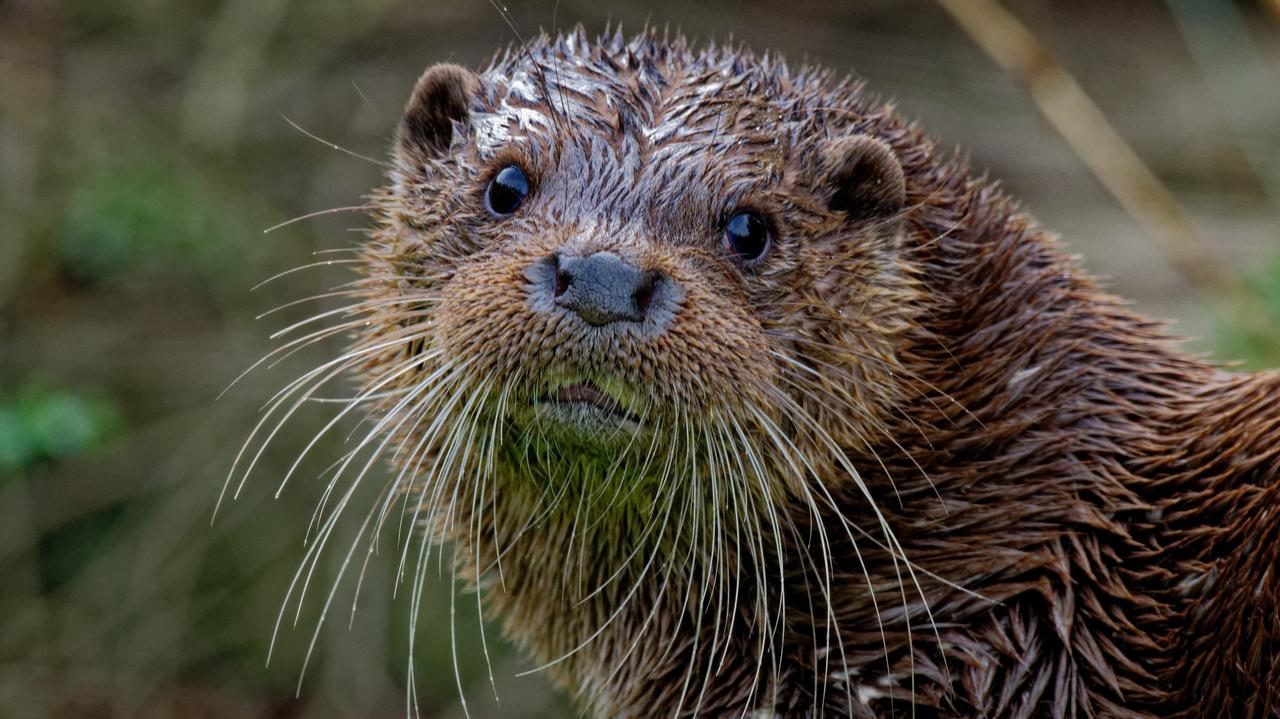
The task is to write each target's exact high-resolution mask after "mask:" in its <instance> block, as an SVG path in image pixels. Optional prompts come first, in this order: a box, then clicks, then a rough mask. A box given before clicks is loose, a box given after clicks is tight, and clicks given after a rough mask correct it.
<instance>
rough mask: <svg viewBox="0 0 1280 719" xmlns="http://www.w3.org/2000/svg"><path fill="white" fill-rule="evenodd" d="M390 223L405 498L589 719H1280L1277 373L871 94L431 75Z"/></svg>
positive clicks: (721, 78) (385, 269)
mask: <svg viewBox="0 0 1280 719" xmlns="http://www.w3.org/2000/svg"><path fill="white" fill-rule="evenodd" d="M375 204H376V208H377V209H376V210H375V213H374V217H375V227H374V229H373V231H372V232H371V238H370V240H369V242H368V243H367V245H366V246H365V248H364V250H363V252H364V255H363V257H364V263H363V272H364V275H365V277H364V279H363V280H362V285H361V286H362V291H363V293H364V295H365V297H364V302H363V303H362V304H361V305H360V306H359V310H358V311H359V313H360V314H359V318H360V320H361V323H360V325H359V326H360V327H361V328H362V329H361V330H360V334H359V336H358V337H357V341H356V344H355V346H354V348H353V351H352V353H351V355H350V356H349V357H350V359H348V360H347V362H346V364H345V365H344V366H358V367H357V369H358V371H359V372H360V375H361V377H362V378H363V381H364V387H365V392H364V393H363V394H362V395H361V399H362V401H364V402H366V403H372V404H374V405H376V406H377V407H378V414H377V415H376V416H377V417H378V418H379V420H378V433H379V436H381V437H384V438H385V439H383V440H382V442H383V446H385V447H386V448H387V450H386V454H387V455H388V456H390V457H391V460H392V464H393V467H394V475H393V476H394V478H395V482H394V486H393V489H392V490H391V493H392V495H393V496H397V497H398V496H407V498H408V499H407V501H408V508H409V512H410V514H411V516H412V517H413V518H414V519H416V520H417V521H419V522H420V523H421V524H422V526H423V527H424V531H425V532H426V533H427V536H428V538H429V539H430V541H432V542H436V543H439V544H440V545H441V546H447V547H452V548H453V549H454V550H455V553H456V560H455V561H456V562H457V567H458V570H459V572H460V575H461V576H463V577H465V579H466V581H467V582H469V583H471V584H473V585H475V586H478V587H479V588H480V589H481V590H482V592H483V594H482V596H483V599H484V602H485V611H486V612H487V613H491V614H493V615H496V616H498V617H500V618H501V619H502V621H503V622H504V627H505V631H506V632H507V634H508V635H509V636H510V637H511V638H512V639H514V640H515V641H516V642H518V643H519V644H520V645H522V646H523V647H524V648H525V649H526V650H527V651H528V652H529V654H530V655H531V656H532V657H533V659H534V660H535V661H536V662H537V663H538V664H539V665H546V666H547V671H550V672H551V673H552V674H553V675H554V676H555V678H556V679H557V681H558V682H559V683H560V684H561V685H562V686H563V687H564V688H565V689H566V690H567V691H569V692H570V693H571V694H572V695H573V696H574V698H575V699H576V700H577V701H578V702H579V703H580V706H581V707H582V708H583V709H584V710H585V711H587V712H588V713H590V714H592V715H596V716H602V717H603V716H608V717H651V716H652V717H658V716H694V715H699V716H753V717H757V716H758V717H765V716H780V717H793V716H855V717H888V716H921V717H928V716H948V717H970V716H973V717H977V716H981V717H1032V716H1134V717H1171V716H1186V717H1199V716H1206V717H1207V716H1214V717H1217V716H1238V717H1245V716H1259V717H1261V716H1280V663H1278V662H1277V655H1278V654H1280V609H1278V607H1277V602H1278V601H1280V571H1276V570H1277V569H1278V568H1277V567H1276V561H1277V556H1278V555H1280V520H1277V518H1276V513H1277V511H1280V375H1277V374H1276V373H1274V372H1271V373H1262V374H1256V375H1246V374H1232V373H1228V372H1225V371H1223V370H1221V369H1220V368H1218V367H1216V366H1214V365H1211V364H1208V363H1206V362H1203V361H1201V360H1198V359H1195V358H1191V357H1189V356H1187V355H1186V354H1184V353H1182V352H1181V351H1180V350H1179V349H1178V348H1177V346H1176V345H1175V344H1174V343H1173V342H1171V341H1170V340H1168V339H1166V338H1165V336H1164V335H1163V334H1162V330H1161V328H1160V326H1159V325H1158V324H1157V323H1154V322H1151V321H1148V320H1145V319H1142V318H1140V317H1138V316H1136V315H1134V314H1132V313H1130V312H1129V311H1128V310H1126V309H1124V308H1123V307H1122V305H1121V303H1120V302H1119V301H1117V300H1116V299H1114V298H1113V297H1111V296H1109V295H1107V294H1105V293H1103V292H1101V291H1100V290H1099V289H1098V288H1097V287H1096V286H1095V284H1094V282H1093V281H1092V280H1091V279H1090V278H1089V277H1088V276H1087V275H1085V274H1084V273H1083V272H1082V271H1081V270H1079V269H1078V268H1077V267H1076V266H1074V264H1073V263H1072V262H1070V261H1069V260H1068V259H1067V258H1066V257H1065V256H1064V255H1063V253H1062V252H1061V250H1060V249H1059V248H1058V246H1057V245H1056V244H1055V242H1054V240H1053V239H1052V238H1051V237H1050V236H1049V235H1048V234H1047V233H1046V232H1045V231H1044V230H1042V229H1040V228H1039V227H1038V226H1037V225H1036V224H1035V223H1034V221H1033V220H1032V219H1030V218H1029V217H1028V216H1027V215H1025V214H1023V213H1022V212H1020V211H1019V210H1018V209H1017V208H1016V207H1015V205H1014V203H1013V202H1012V201H1010V200H1009V199H1008V198H1007V197H1006V196H1004V195H1003V194H1001V192H1000V191H999V190H997V189H995V188H994V186H993V185H992V184H991V183H989V182H988V181H986V180H984V179H976V178H974V177H973V176H971V175H970V173H969V171H968V168H967V167H965V166H964V165H963V164H962V163H961V162H960V161H958V160H955V159H950V158H944V157H942V156H941V155H940V154H939V153H938V151H937V150H936V147H935V145H934V144H933V142H932V141H930V140H929V139H928V138H926V137H925V136H924V135H923V134H922V133H921V132H920V131H918V130H917V129H916V128H914V127H913V126H912V125H910V124H908V123H906V122H904V121H903V120H901V119H900V118H898V117H897V116H896V115H895V114H894V113H893V111H892V110H891V108H890V107H888V106H887V105H885V104H883V103H881V102H879V101H876V100H875V99H873V98H870V97H869V96H868V95H866V94H865V93H864V92H863V90H862V88H861V86H860V85H859V84H857V83H852V82H849V81H838V80H836V79H834V78H832V77H831V76H830V75H829V73H827V72H826V71H823V70H821V69H817V68H811V67H810V68H802V69H793V68H790V67H788V66H787V65H785V64H784V63H783V62H782V61H780V60H779V59H777V58H776V57H773V56H770V55H763V56H757V55H753V54H750V53H748V52H746V51H744V50H742V49H740V48H729V47H708V48H705V49H694V48H690V47H689V46H688V45H687V44H686V42H685V41H684V40H683V39H678V38H677V39H674V40H670V39H663V38H661V37H658V36H655V35H653V34H643V35H641V36H638V37H635V38H632V39H626V38H624V37H622V36H621V35H618V34H612V35H606V36H605V37H602V38H600V39H598V40H595V41H591V40H589V39H588V38H586V37H585V36H584V35H583V34H582V33H581V32H575V33H571V34H569V35H567V36H563V37H558V38H543V39H538V40H535V41H533V42H531V43H529V44H528V45H526V46H524V47H519V48H516V49H513V50H510V51H508V52H506V53H505V54H502V55H500V56H499V57H497V58H496V59H495V60H494V61H493V63H492V64H491V65H490V66H489V67H488V68H487V69H485V70H484V71H483V72H480V73H474V72H472V71H470V70H466V69H463V68H460V67H456V66H450V65H441V66H436V67H434V68H432V69H430V70H429V71H428V72H427V73H426V74H425V75H424V76H423V77H422V79H421V80H420V81H419V83H418V86H417V88H416V89H415V91H414V94H413V97H412V99H411V100H410V101H409V103H408V106H407V108H406V111H405V116H404V120H403V123H402V125H401V128H400V132H399V136H398V139H397V143H396V149H395V153H394V169H393V170H392V171H391V173H390V177H389V182H388V184H387V186H386V187H385V188H384V189H383V190H382V191H380V193H379V194H378V195H377V197H376V202H375ZM385 515H386V512H385V511H384V513H383V516H385Z"/></svg>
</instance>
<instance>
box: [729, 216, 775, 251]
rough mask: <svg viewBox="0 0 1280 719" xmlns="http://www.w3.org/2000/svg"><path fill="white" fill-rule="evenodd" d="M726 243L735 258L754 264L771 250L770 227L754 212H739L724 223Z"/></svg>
mask: <svg viewBox="0 0 1280 719" xmlns="http://www.w3.org/2000/svg"><path fill="white" fill-rule="evenodd" d="M724 241H725V244H726V245H727V248H728V250H729V252H730V253H732V254H733V255H734V256H735V257H737V258H738V259H740V260H743V261H744V262H752V261H754V260H758V259H760V258H761V257H763V256H764V253H765V252H767V251H768V250H769V227H768V226H767V225H766V224H765V222H764V220H763V219H761V218H760V215H757V214H756V213H754V212H738V213H736V214H734V215H733V216H732V217H730V218H729V221H728V222H726V223H724Z"/></svg>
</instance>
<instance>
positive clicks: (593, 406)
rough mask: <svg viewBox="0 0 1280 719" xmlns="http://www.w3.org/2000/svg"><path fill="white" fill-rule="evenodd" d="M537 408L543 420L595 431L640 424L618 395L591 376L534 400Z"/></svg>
mask: <svg viewBox="0 0 1280 719" xmlns="http://www.w3.org/2000/svg"><path fill="white" fill-rule="evenodd" d="M534 410H535V412H536V413H537V415H538V416H539V418H540V419H542V420H545V421H549V422H551V423H553V424H556V425H560V426H562V427H565V428H567V429H572V430H578V431H586V432H590V433H593V434H594V433H597V432H599V431H601V430H617V429H626V428H633V429H634V428H637V427H639V425H640V418H639V417H637V416H636V415H635V414H633V413H632V412H630V411H629V410H628V409H627V407H626V406H625V405H624V404H623V402H622V401H621V400H620V399H619V398H618V397H616V396H615V395H614V394H612V393H610V392H609V391H607V390H605V389H602V388H601V386H600V385H599V384H597V383H595V382H593V381H591V380H589V379H588V380H576V381H573V382H571V383H568V384H563V385H560V386H559V387H555V388H554V389H552V390H551V391H550V392H548V393H546V394H545V395H543V396H541V397H539V398H538V399H537V400H536V401H535V403H534Z"/></svg>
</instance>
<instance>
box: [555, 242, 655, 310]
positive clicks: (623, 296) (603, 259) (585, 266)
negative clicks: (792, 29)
mask: <svg viewBox="0 0 1280 719" xmlns="http://www.w3.org/2000/svg"><path fill="white" fill-rule="evenodd" d="M553 260H554V261H555V262H556V290H555V302H556V304H557V305H560V306H561V307H563V308H565V309H567V310H572V311H573V312H575V313H577V315H578V316H579V317H581V318H582V319H584V320H586V321H587V322H588V323H590V324H593V325H596V326H600V325H607V324H609V323H611V322H642V321H644V317H645V313H646V312H648V310H649V305H650V303H651V301H652V299H653V291H654V287H655V286H656V284H657V282H658V277H659V276H658V273H656V272H645V271H643V270H640V269H638V268H636V267H633V266H631V265H629V264H627V263H626V262H623V260H622V258H621V257H618V256H617V255H615V254H613V253H612V252H597V253H595V254H594V255H588V256H587V257H554V258H553Z"/></svg>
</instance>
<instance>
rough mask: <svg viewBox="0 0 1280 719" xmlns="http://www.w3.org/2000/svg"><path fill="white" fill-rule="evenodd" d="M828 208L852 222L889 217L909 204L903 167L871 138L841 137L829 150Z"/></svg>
mask: <svg viewBox="0 0 1280 719" xmlns="http://www.w3.org/2000/svg"><path fill="white" fill-rule="evenodd" d="M825 165H826V168H827V175H826V185H827V188H828V191H829V192H830V193H831V194H830V195H828V198H829V199H828V200H827V206H828V207H829V208H830V209H832V210H835V211H837V212H843V213H845V214H846V215H848V217H849V218H851V219H860V220H862V219H872V218H878V217H888V216H890V215H893V214H895V213H897V212H900V211H901V210H902V208H903V206H904V205H905V204H906V199H907V182H906V177H905V176H904V175H903V174H902V163H900V162H898V157H897V155H895V154H894V153H893V150H892V149H890V148H889V145H888V144H886V143H885V142H884V141H882V140H878V139H876V138H874V137H871V136H870V135H854V136H852V137H842V138H840V139H839V140H836V141H834V142H832V143H831V144H830V145H828V146H827V148H826V161H825Z"/></svg>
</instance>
